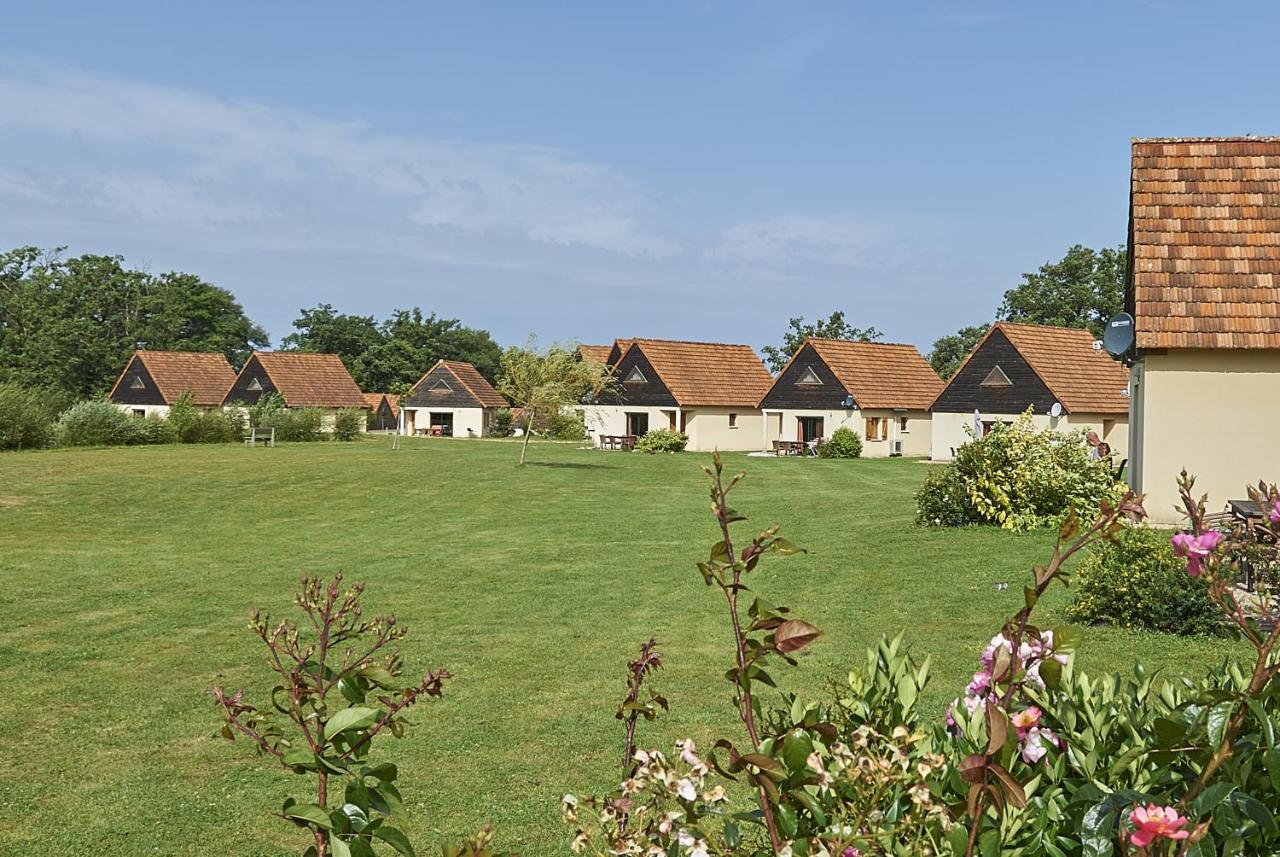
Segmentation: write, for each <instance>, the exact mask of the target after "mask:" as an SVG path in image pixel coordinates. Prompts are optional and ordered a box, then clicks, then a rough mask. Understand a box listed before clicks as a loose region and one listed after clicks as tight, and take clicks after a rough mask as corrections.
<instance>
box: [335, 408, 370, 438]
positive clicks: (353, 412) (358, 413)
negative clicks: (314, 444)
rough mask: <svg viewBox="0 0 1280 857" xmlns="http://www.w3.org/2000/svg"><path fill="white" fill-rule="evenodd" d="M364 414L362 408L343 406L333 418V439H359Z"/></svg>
mask: <svg viewBox="0 0 1280 857" xmlns="http://www.w3.org/2000/svg"><path fill="white" fill-rule="evenodd" d="M365 416H366V411H365V410H364V409H363V408H343V409H342V410H340V411H338V415H337V416H335V417H334V418H333V439H334V440H359V438H360V435H361V434H362V432H361V428H362V427H363V426H364V423H365Z"/></svg>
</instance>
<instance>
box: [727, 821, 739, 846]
mask: <svg viewBox="0 0 1280 857" xmlns="http://www.w3.org/2000/svg"><path fill="white" fill-rule="evenodd" d="M724 844H725V845H728V846H729V847H730V848H731V849H732V848H737V847H738V846H739V845H741V844H742V831H741V830H740V829H739V828H738V825H736V824H734V823H733V822H732V821H726V822H725V823H724Z"/></svg>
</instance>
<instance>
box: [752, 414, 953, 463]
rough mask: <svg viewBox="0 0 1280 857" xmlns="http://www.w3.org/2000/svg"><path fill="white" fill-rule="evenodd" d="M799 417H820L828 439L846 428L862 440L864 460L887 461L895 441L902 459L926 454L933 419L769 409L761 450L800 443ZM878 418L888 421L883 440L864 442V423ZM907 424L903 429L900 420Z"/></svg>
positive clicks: (865, 424)
mask: <svg viewBox="0 0 1280 857" xmlns="http://www.w3.org/2000/svg"><path fill="white" fill-rule="evenodd" d="M800 417H821V418H822V434H823V435H824V436H825V437H830V436H831V435H832V433H833V432H835V430H836V429H838V428H847V429H850V430H851V431H855V432H857V433H858V437H860V438H862V456H863V457H864V458H888V457H889V456H890V454H892V452H893V444H894V441H901V442H902V454H903V455H904V456H918V457H923V456H926V455H928V454H929V448H930V445H931V443H932V439H933V438H932V422H933V421H932V419H931V417H930V414H929V412H928V411H890V410H883V409H870V408H869V409H867V410H865V411H864V410H859V409H858V408H849V409H842V410H804V409H792V408H780V409H775V408H771V409H769V410H767V411H765V413H764V419H763V422H764V448H765V449H772V448H773V441H775V440H799V439H800V423H799V418H800ZM872 417H875V418H881V419H886V420H888V421H889V425H888V433H887V435H886V437H885V439H884V440H878V441H877V440H867V423H866V421H867V419H869V418H872ZM903 417H905V418H906V420H907V425H906V428H905V429H903V428H902V424H901V418H903Z"/></svg>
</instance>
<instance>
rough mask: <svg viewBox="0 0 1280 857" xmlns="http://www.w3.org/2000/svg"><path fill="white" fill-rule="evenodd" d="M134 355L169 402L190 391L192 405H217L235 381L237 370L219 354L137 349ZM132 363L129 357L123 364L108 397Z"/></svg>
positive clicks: (114, 390) (114, 393)
mask: <svg viewBox="0 0 1280 857" xmlns="http://www.w3.org/2000/svg"><path fill="white" fill-rule="evenodd" d="M133 357H134V358H137V359H138V360H140V361H142V365H143V366H145V367H146V369H147V374H149V375H150V376H151V380H153V381H154V382H155V384H156V388H157V389H158V390H159V391H160V395H162V396H163V397H164V400H165V401H166V402H167V403H168V404H170V405H172V404H173V403H174V402H176V401H177V400H178V398H179V397H180V396H181V395H182V394H183V393H186V392H190V393H191V395H192V403H193V404H196V405H200V406H202V407H216V406H218V405H221V404H222V400H223V397H225V396H226V394H227V390H229V389H231V385H232V384H233V383H235V380H236V371H235V370H234V369H232V368H231V364H230V363H228V362H227V358H226V356H224V355H222V354H211V353H207V352H196V351H147V350H146V349H139V350H137V351H135V352H134V353H133ZM132 363H133V358H130V360H129V362H128V363H126V364H125V368H124V372H121V373H120V377H119V378H118V379H116V383H115V386H114V387H112V388H111V397H114V396H115V395H116V390H117V389H119V387H120V383H121V382H122V381H123V380H124V374H125V372H127V371H128V370H129V366H130V365H131V364H132Z"/></svg>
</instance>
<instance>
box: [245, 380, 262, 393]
mask: <svg viewBox="0 0 1280 857" xmlns="http://www.w3.org/2000/svg"><path fill="white" fill-rule="evenodd" d="M245 389H247V390H248V391H249V392H250V393H261V392H262V382H261V381H260V380H258V379H257V378H254V379H253V380H252V381H250V382H249V386H248V387H246V388H245Z"/></svg>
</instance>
